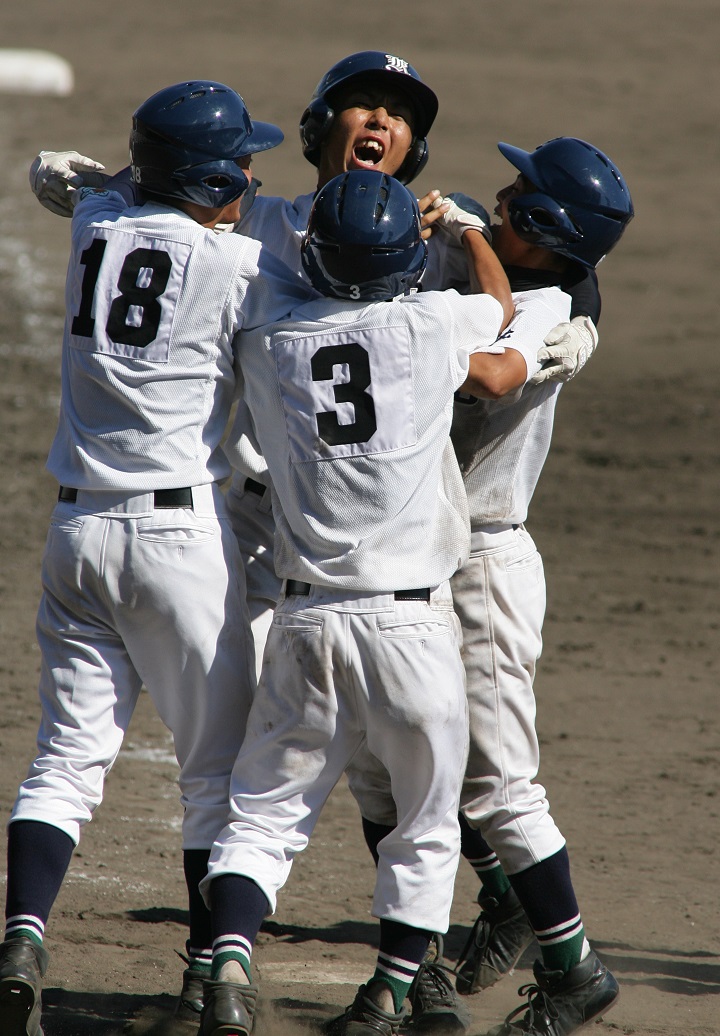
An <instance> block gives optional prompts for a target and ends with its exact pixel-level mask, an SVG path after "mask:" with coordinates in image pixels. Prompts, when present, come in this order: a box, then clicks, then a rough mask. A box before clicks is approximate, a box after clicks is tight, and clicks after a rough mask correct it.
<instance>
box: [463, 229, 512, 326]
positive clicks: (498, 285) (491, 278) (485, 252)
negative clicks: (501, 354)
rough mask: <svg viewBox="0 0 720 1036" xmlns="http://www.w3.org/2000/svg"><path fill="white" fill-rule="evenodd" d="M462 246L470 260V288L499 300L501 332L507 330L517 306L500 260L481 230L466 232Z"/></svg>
mask: <svg viewBox="0 0 720 1036" xmlns="http://www.w3.org/2000/svg"><path fill="white" fill-rule="evenodd" d="M462 244H463V248H464V249H465V253H466V255H467V258H468V269H469V271H470V286H471V288H472V290H473V291H474V292H482V293H483V294H485V295H492V296H493V298H496V299H497V300H498V302H499V303H500V305H501V306H502V308H503V322H502V325H501V328H500V330H505V328H506V327H507V325H508V324H509V323H510V321H511V320H512V317H513V314H514V312H515V306H514V305H513V300H512V293H511V291H510V282H509V281H508V279H507V275H506V273H505V271H504V270H503V268H502V265H501V263H500V260H499V259H498V258H497V256H496V255H495V253H494V252H493V250H492V248H491V246H490V245H489V244H488V243H487V241H486V240H485V238H484V236H483V235H482V233H481V232H480V231H479V230H466V231H465V233H464V234H463V236H462Z"/></svg>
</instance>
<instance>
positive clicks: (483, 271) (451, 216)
mask: <svg viewBox="0 0 720 1036" xmlns="http://www.w3.org/2000/svg"><path fill="white" fill-rule="evenodd" d="M432 193H434V192H432ZM433 206H434V208H435V209H436V210H437V211H439V212H440V213H441V215H440V216H439V218H438V219H437V220H436V221H435V222H434V224H433V229H437V230H438V231H439V232H440V233H443V234H447V235H448V236H449V237H451V238H453V239H454V240H455V241H456V242H458V243H459V244H461V245H462V247H463V248H464V249H465V254H466V256H467V260H468V273H469V277H470V287H471V289H472V291H473V292H479V293H482V294H485V295H492V296H493V298H496V299H497V300H498V302H499V303H500V305H501V306H502V308H503V321H502V324H501V327H500V329H501V331H504V330H505V328H506V327H507V325H508V324H509V323H510V321H511V320H512V318H513V314H514V312H515V307H514V305H513V300H512V293H511V291H510V282H509V281H508V279H507V274H506V273H505V270H504V269H503V267H502V264H501V263H500V260H499V259H498V258H497V256H496V255H495V253H494V252H493V250H492V245H491V243H490V242H491V240H492V239H491V235H490V228H489V226H488V224H487V222H486V221H485V219H484V218H483V217H482V216H481V215H479V213H475V212H470V211H467V210H466V209H463V208H461V207H460V206H459V205H458V203H457V202H456V201H453V200H452V199H450V198H442V197H438V198H437V199H436V200H435V202H434V203H433ZM486 215H487V214H486Z"/></svg>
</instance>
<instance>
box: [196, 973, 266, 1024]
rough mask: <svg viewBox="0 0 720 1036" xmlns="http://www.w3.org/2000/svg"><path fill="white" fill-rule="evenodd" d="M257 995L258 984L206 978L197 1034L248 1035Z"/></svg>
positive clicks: (253, 1021) (253, 1020) (253, 1019)
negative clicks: (252, 984)
mask: <svg viewBox="0 0 720 1036" xmlns="http://www.w3.org/2000/svg"><path fill="white" fill-rule="evenodd" d="M257 995H258V988H257V986H251V985H245V984H244V983H241V982H220V981H215V980H211V979H205V981H204V982H203V1000H204V1004H203V1009H202V1014H201V1015H200V1031H199V1033H198V1036H250V1033H251V1032H252V1030H253V1025H254V1023H255V1004H256V1002H257Z"/></svg>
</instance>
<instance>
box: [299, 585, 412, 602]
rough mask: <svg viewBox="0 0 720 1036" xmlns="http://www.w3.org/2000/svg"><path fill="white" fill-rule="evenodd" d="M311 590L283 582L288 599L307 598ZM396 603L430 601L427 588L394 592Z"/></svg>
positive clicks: (309, 587) (310, 587)
mask: <svg viewBox="0 0 720 1036" xmlns="http://www.w3.org/2000/svg"><path fill="white" fill-rule="evenodd" d="M311 590H312V585H311V584H310V583H303V582H301V580H299V579H286V580H285V594H286V596H288V597H290V596H292V595H293V594H294V595H296V596H297V597H307V596H308V595H309V594H310V591H311ZM393 596H394V598H395V600H396V601H428V602H429V601H430V590H429V588H428V587H427V586H425V587H423V588H422V589H421V590H395V592H394V594H393Z"/></svg>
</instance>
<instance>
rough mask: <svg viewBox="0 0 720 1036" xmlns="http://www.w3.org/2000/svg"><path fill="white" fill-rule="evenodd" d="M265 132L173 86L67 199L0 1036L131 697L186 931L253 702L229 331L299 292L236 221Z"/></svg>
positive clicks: (11, 1033) (11, 841)
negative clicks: (60, 323) (37, 710)
mask: <svg viewBox="0 0 720 1036" xmlns="http://www.w3.org/2000/svg"><path fill="white" fill-rule="evenodd" d="M281 140H282V133H281V132H280V131H279V130H278V129H277V127H275V126H271V125H268V124H264V123H253V122H252V121H251V119H250V116H249V114H248V112H247V109H246V107H245V104H244V102H243V100H242V98H241V97H240V95H239V94H237V93H236V92H235V91H234V90H231V89H230V88H228V87H226V86H223V85H222V84H219V83H213V82H205V81H203V82H188V83H180V84H177V85H176V86H172V87H168V88H167V89H165V90H161V91H160V92H159V93H157V94H154V95H153V96H152V97H151V98H149V99H148V100H147V101H145V102H144V104H142V105H141V106H140V107H139V108H138V109H137V111H136V112H135V114H134V117H133V128H132V133H131V138H130V149H131V156H132V168H133V177H134V180H135V184H136V185H137V186H138V187H139V194H140V199H141V200H140V204H138V205H136V206H134V207H130V208H127V202H126V200H125V198H124V197H123V196H122V195H121V194H118V193H116V192H114V191H109V190H99V191H97V192H96V191H94V190H93V189H91V188H85V189H83V190H81V191H79V192H77V194H76V200H77V204H76V206H75V212H74V216H73V222H72V244H71V254H70V260H69V265H68V274H67V289H66V302H67V316H66V322H65V332H64V339H63V351H62V394H61V404H60V417H59V423H58V428H57V433H56V436H55V439H54V441H53V444H52V447H51V450H50V455H49V459H48V468H49V470H50V472H51V473H52V474H53V475H54V476H55V478H56V479H57V480H58V483H59V484H60V489H59V495H58V503H57V505H56V507H55V510H54V512H53V516H52V520H51V524H50V532H49V535H48V540H47V545H46V549H45V554H44V558H43V567H42V585H43V594H42V600H41V602H40V608H39V612H38V620H37V633H38V640H39V645H40V651H41V661H42V671H41V678H40V692H39V693H40V701H41V709H42V715H41V721H40V730H39V734H38V752H37V755H36V757H35V760H34V761H33V763H32V765H31V767H30V770H29V773H28V776H27V778H26V779H25V781H23V783H22V785H21V787H20V789H19V792H18V796H17V799H16V802H15V805H14V807H13V810H12V815H11V817H10V825H9V834H8V877H7V899H6V928H5V940H4V942H3V943H2V945H0V1032H2V1034H3V1036H36V1034H38V1033H39V1032H40V1015H41V982H42V976H43V975H44V973H45V970H46V966H47V960H48V957H47V952H46V950H45V949H44V947H43V936H44V932H45V925H46V923H47V920H48V916H49V914H50V911H51V908H52V905H53V903H54V901H55V898H56V896H57V894H58V891H59V889H60V887H61V884H62V881H63V878H64V876H65V872H66V870H67V867H68V864H69V862H70V858H71V855H72V852H73V849H74V847H75V845H76V844H77V842H78V840H79V838H80V833H81V831H82V828H83V826H84V825H85V824H86V823H88V822H89V821H90V820H91V819H92V816H93V813H94V811H95V809H96V808H97V806H98V805H99V804H100V802H101V800H102V796H103V785H104V780H105V777H106V775H107V773H108V771H109V770H110V768H111V766H112V765H113V763H114V761H115V759H116V757H117V754H118V752H119V750H120V746H121V744H122V740H123V736H124V734H125V731H126V730H127V727H128V724H129V722H130V719H131V717H132V714H133V710H134V707H135V703H136V701H137V698H138V694H139V693H140V689H141V686H142V685H144V686H145V687H146V688H147V690H148V692H149V694H150V696H151V697H152V700H153V702H154V703H155V705H156V707H157V709H158V712H159V714H160V716H161V718H162V719H163V721H164V722H165V723H166V725H167V726H168V727H169V729H170V730H171V732H172V735H173V739H174V745H175V752H176V756H177V761H178V764H179V767H180V772H179V784H180V791H181V798H182V804H183V811H184V812H183V829H182V832H183V857H184V866H185V874H186V878H187V884H188V893H189V901H190V917H191V921H190V927H191V934H190V938H191V940H194V941H195V942H197V943H198V944H199V945H201V946H209V944H210V943H209V932H208V931H206V930H205V926H206V925H207V923H208V920H209V915H208V914H207V910H206V909H205V907H204V904H203V903H202V901H201V900H200V897H199V893H198V890H197V885H198V882H199V880H200V878H201V877H202V876H203V875H204V874H205V873H206V867H207V859H208V855H209V850H210V847H211V845H212V843H213V839H214V838H215V837H216V835H217V833H218V831H219V830H220V829H221V828H222V826H223V824H224V823H225V821H226V819H227V808H228V807H227V802H228V794H229V782H230V772H231V769H232V765H233V763H234V761H235V758H236V756H237V752H238V749H239V746H240V742H241V739H242V736H243V733H244V727H245V719H246V716H247V711H248V709H249V706H250V702H251V698H252V694H253V691H254V682H255V681H254V663H253V658H254V656H253V646H252V638H251V633H250V627H249V620H248V615H247V607H246V602H245V583H244V576H243V568H242V561H241V558H240V555H239V552H238V546H237V541H236V539H235V537H234V535H233V533H232V529H231V526H230V523H229V522H228V520H227V516H226V512H225V503H224V497H223V494H222V493H221V492H220V489H219V487H218V484H217V483H218V480H219V479H223V478H224V477H226V476H227V474H228V463H227V460H226V459H225V457H224V455H223V453H222V451H221V449H220V440H221V436H222V434H223V431H224V429H225V426H226V423H227V420H228V415H229V411H230V407H231V403H232V400H233V396H234V391H235V377H234V362H235V349H236V346H237V337H236V336H237V334H238V332H239V331H241V330H242V329H243V328H244V327H247V326H257V325H259V324H262V323H264V322H267V321H268V320H272V319H276V318H278V317H280V316H281V315H283V314H285V313H287V312H289V311H290V310H291V309H292V307H293V305H294V304H295V303H297V302H298V301H300V300H304V299H307V298H308V297H309V296H311V294H312V293H311V292H309V291H308V290H307V289H305V288H304V287H303V285H302V284H301V282H300V281H299V280H298V278H297V277H296V276H295V275H294V274H291V273H290V271H288V270H287V269H286V268H285V267H284V266H283V264H282V263H280V262H279V261H278V260H277V259H276V258H275V257H274V256H273V255H272V254H270V253H268V252H267V251H265V250H264V249H263V248H262V246H261V245H260V244H259V243H258V242H256V241H252V240H250V239H247V238H242V237H238V236H233V235H228V234H220V235H218V234H215V233H214V232H213V228H214V226H215V225H216V224H217V223H219V222H234V221H236V220H237V219H238V218H239V209H240V199H241V197H242V194H243V192H244V191H245V190H246V188H247V186H248V176H247V174H246V170H247V168H248V166H249V163H250V155H251V154H253V153H254V152H257V151H263V150H265V149H267V148H271V147H274V146H275V145H277V144H279V143H280V141H281Z"/></svg>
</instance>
